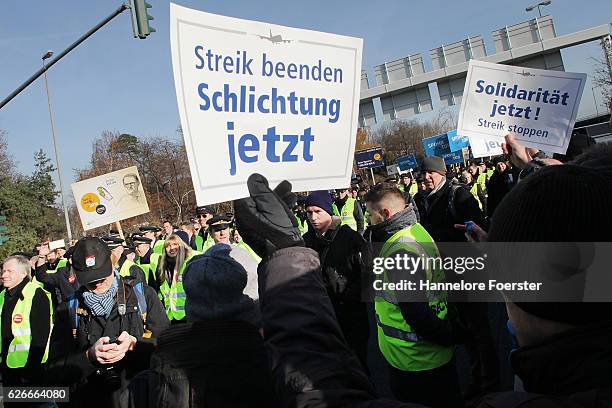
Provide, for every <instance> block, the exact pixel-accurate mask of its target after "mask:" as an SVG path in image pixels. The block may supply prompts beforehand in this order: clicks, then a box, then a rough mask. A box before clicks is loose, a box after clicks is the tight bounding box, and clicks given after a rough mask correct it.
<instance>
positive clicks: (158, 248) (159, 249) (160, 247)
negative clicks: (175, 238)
mask: <svg viewBox="0 0 612 408" xmlns="http://www.w3.org/2000/svg"><path fill="white" fill-rule="evenodd" d="M153 252H155V253H156V254H160V255H163V254H164V240H163V239H158V240H157V241H155V244H154V245H153Z"/></svg>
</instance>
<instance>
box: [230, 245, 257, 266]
mask: <svg viewBox="0 0 612 408" xmlns="http://www.w3.org/2000/svg"><path fill="white" fill-rule="evenodd" d="M234 245H235V246H237V247H238V248H244V249H246V250H247V252H248V253H249V254H251V256H252V257H253V259H254V260H255V262H257V263H260V262H261V257H260V256H259V255H257V252H255V251H253V248H251V247H250V246H249V245H248V244H246V243H245V242H244V241H240V242H239V243H237V244H234Z"/></svg>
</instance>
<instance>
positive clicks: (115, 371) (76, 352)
mask: <svg viewBox="0 0 612 408" xmlns="http://www.w3.org/2000/svg"><path fill="white" fill-rule="evenodd" d="M72 267H73V268H74V270H75V273H76V276H77V280H78V281H79V282H80V283H81V285H82V286H81V287H80V288H79V290H78V291H77V292H75V294H74V295H73V296H71V298H70V299H69V301H68V304H69V307H68V309H67V310H66V311H65V313H66V315H65V316H62V319H61V320H59V321H61V323H62V324H61V325H59V327H58V328H57V330H55V329H54V339H53V340H54V341H53V343H52V346H55V347H53V350H54V351H53V357H54V358H53V363H52V364H51V365H50V367H49V370H48V375H49V377H50V378H51V380H52V381H53V383H54V384H63V383H64V384H65V383H69V384H73V389H74V392H71V394H70V402H71V403H73V404H74V406H88V407H92V406H93V407H117V406H119V405H120V404H119V396H120V394H121V392H122V391H123V390H125V389H126V388H127V385H128V383H129V381H130V379H131V378H132V377H133V376H135V375H136V374H137V373H139V372H140V371H142V370H145V369H147V368H148V366H149V359H150V355H151V352H152V351H153V348H154V346H155V343H156V338H157V336H158V335H159V334H160V333H161V332H162V331H163V330H164V329H165V328H166V327H167V326H168V319H167V317H166V315H165V313H164V310H163V307H162V305H161V303H160V301H159V299H158V298H157V295H156V294H155V291H154V290H153V289H152V288H150V287H149V286H147V285H145V284H144V283H143V282H139V281H137V280H135V279H129V278H124V277H122V276H120V275H119V274H118V273H116V272H114V270H113V264H112V261H111V251H110V249H109V247H108V246H107V245H106V243H105V242H104V241H102V240H101V239H100V238H96V237H86V238H82V239H80V240H79V241H78V242H77V244H76V246H75V249H74V253H73V256H72ZM71 339H72V340H71Z"/></svg>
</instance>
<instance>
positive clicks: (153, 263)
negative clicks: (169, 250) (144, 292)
mask: <svg viewBox="0 0 612 408" xmlns="http://www.w3.org/2000/svg"><path fill="white" fill-rule="evenodd" d="M161 257H162V255H161V254H158V253H155V252H153V253H152V254H151V256H150V257H149V263H148V264H143V263H141V260H140V259H138V260H136V264H137V265H138V266H140V268H141V269H142V270H143V271H144V273H145V280H146V282H147V284H148V283H149V282H152V281H151V279H155V272H157V265H159V260H160V259H161ZM151 274H153V277H151Z"/></svg>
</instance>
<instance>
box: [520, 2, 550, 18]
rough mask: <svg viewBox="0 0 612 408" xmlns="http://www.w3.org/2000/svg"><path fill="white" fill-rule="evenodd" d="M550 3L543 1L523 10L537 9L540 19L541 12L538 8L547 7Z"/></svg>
mask: <svg viewBox="0 0 612 408" xmlns="http://www.w3.org/2000/svg"><path fill="white" fill-rule="evenodd" d="M550 3H552V1H551V0H545V1H541V2H539V3H538V4H534V5H533V6H529V7H527V8H526V9H525V11H533V10H534V9H535V8H537V9H538V14H539V16H540V18H542V10H540V6H548V5H549V4H550Z"/></svg>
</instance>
